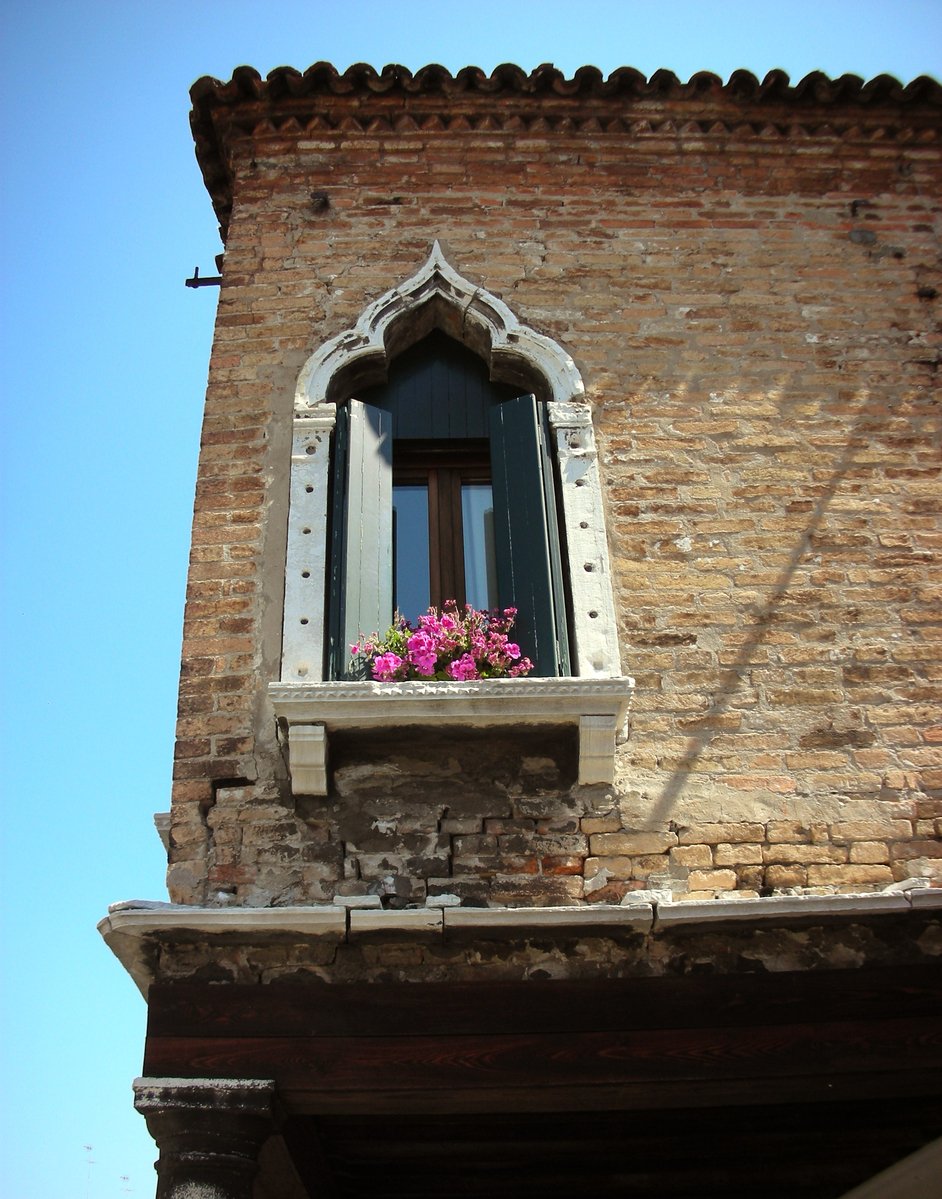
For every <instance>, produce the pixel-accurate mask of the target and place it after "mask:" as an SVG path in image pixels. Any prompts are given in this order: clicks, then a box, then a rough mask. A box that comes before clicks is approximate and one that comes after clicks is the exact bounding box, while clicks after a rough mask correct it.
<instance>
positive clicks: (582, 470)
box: [549, 404, 621, 678]
mask: <svg viewBox="0 0 942 1199" xmlns="http://www.w3.org/2000/svg"><path fill="white" fill-rule="evenodd" d="M549 419H550V426H551V428H552V430H553V434H554V436H555V439H556V447H555V448H556V459H557V462H558V463H559V477H560V493H561V494H560V499H561V506H562V518H563V525H564V528H565V533H566V551H567V567H568V575H569V589H570V595H571V597H572V616H573V620H572V625H573V627H572V636H573V642H574V644H573V646H572V659H573V665H574V667H575V670H576V673H577V674H578V675H579V676H580V677H581V678H605V677H616V676H618V675H620V674H621V658H620V654H619V648H618V623H617V621H616V619H615V601H614V598H613V595H612V578H611V568H610V566H609V560H608V538H607V537H606V535H605V513H604V511H603V508H602V484H601V479H600V476H599V464H598V451H597V450H596V447H595V433H594V431H593V429H592V412H591V410H590V408H589V406H588V405H587V404H550V405H549Z"/></svg>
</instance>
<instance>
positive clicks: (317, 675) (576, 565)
mask: <svg viewBox="0 0 942 1199" xmlns="http://www.w3.org/2000/svg"><path fill="white" fill-rule="evenodd" d="M434 327H441V328H443V329H444V331H445V332H446V333H448V334H449V335H451V336H456V335H457V337H458V339H459V340H461V341H463V342H465V343H466V344H468V345H469V346H471V348H472V349H475V350H476V351H477V352H479V353H481V354H482V356H483V357H485V359H486V360H487V361H488V365H489V369H490V373H491V377H492V378H494V379H496V380H501V381H505V382H512V383H519V384H520V386H521V389H522V390H530V389H531V388H532V383H531V381H532V379H533V377H534V375H537V376H539V377H540V378H541V379H542V380H543V383H544V391H543V397H544V399H545V403H546V405H547V409H548V414H549V421H550V427H551V429H552V431H553V435H554V440H555V452H556V458H557V463H558V469H559V478H560V495H559V500H560V515H561V520H562V523H563V526H564V532H565V546H566V549H565V562H564V563H563V566H564V569H565V571H566V574H567V578H568V585H569V594H570V598H571V602H572V625H571V629H570V638H571V645H570V651H571V662H572V666H573V669H574V670H575V672H576V674H575V676H573V677H572V678H568V679H520V680H504V679H496V680H487V681H484V682H479V683H476V684H474V696H475V699H474V701H473V702H469V701H471V690H470V689H469V686H468V684H464V683H436V684H431V683H407V684H399V685H398V686H397V687H396V688H392V687H391V686H390V685H388V684H375V683H369V682H366V683H338V682H334V681H328V680H324V679H323V670H324V629H325V625H326V613H325V595H326V581H327V572H328V569H329V559H330V546H329V545H328V542H327V536H326V530H327V512H328V500H329V489H330V443H331V432H332V430H333V427H334V422H335V419H336V407H335V404H334V400H335V399H336V398H341V399H342V398H344V397H345V395H346V394H349V393H350V390H351V387H353V386H355V385H356V384H357V383H372V382H376V381H378V380H380V379H381V378H382V377H383V375H384V373H385V366H386V363H387V361H388V360H389V358H390V357H392V356H394V354H395V352H397V351H398V350H399V349H402V348H405V345H407V344H411V342H413V341H415V340H418V338H419V337H421V336H424V335H425V333H426V332H428V331H430V330H431V329H432V328H434ZM401 332H404V333H405V334H406V336H407V337H408V338H409V340H408V341H407V342H406V343H405V344H400V345H398V346H397V335H399V334H400V333H401ZM400 340H401V338H400ZM369 631H370V630H364V632H369ZM508 683H512V684H513V685H512V686H509V687H508V686H507V684H508ZM632 687H633V681H632V680H631V679H629V678H625V677H623V676H622V674H621V663H620V659H619V648H618V636H617V626H616V620H615V605H614V600H613V595H612V584H611V570H610V566H609V557H608V543H607V539H606V535H605V522H604V513H603V506H602V491H601V481H600V476H599V469H598V454H597V451H596V446H595V436H594V432H593V428H592V414H591V409H590V408H589V405H588V404H587V403H585V387H584V385H583V382H582V378H581V376H580V374H579V371H578V370H577V369H576V365H575V363H574V362H573V360H572V358H571V357H570V356H569V355H568V354H567V353H566V352H565V351H564V350H563V349H562V348H561V347H560V346H559V345H558V344H557V343H556V342H555V341H553V340H552V339H551V338H548V337H545V336H543V335H542V334H540V333H537V332H535V331H534V330H532V329H529V328H528V327H527V326H525V325H523V324H521V323H520V321H518V319H517V318H516V316H515V315H514V313H513V312H512V311H511V310H510V308H508V306H507V305H506V304H505V303H504V302H503V301H502V300H500V299H499V298H498V297H497V296H494V295H492V294H490V293H489V292H487V291H485V290H484V289H482V288H480V287H477V286H475V285H474V284H473V283H471V282H470V281H469V280H467V279H465V278H463V276H461V275H460V274H459V273H458V272H457V271H456V270H455V269H454V268H453V267H452V266H451V265H450V264H449V263H448V262H447V260H446V259H445V256H444V253H443V251H442V248H441V246H440V244H439V243H438V242H437V241H436V242H435V243H434V245H433V247H432V251H431V253H430V254H429V257H428V259H427V260H426V262H425V263H424V264H423V266H422V267H421V268H420V269H419V270H418V271H416V273H415V274H414V275H412V276H411V278H409V279H407V280H406V281H405V282H404V283H402V284H400V285H399V286H398V287H395V288H393V289H392V290H390V291H388V292H386V293H385V294H384V295H382V296H380V297H379V298H378V299H377V300H375V301H373V303H371V304H370V305H368V306H367V307H366V308H365V309H364V311H363V313H362V314H361V316H360V318H359V320H358V321H357V323H356V325H355V327H354V328H353V329H349V330H347V331H345V332H343V333H341V334H340V335H339V336H337V337H334V338H332V339H331V340H330V341H328V342H326V343H325V344H324V345H323V346H321V347H320V349H318V350H317V351H316V352H315V353H314V354H312V355H311V357H310V358H309V359H308V360H307V362H306V363H305V365H304V367H303V369H302V370H301V373H300V375H299V378H298V384H297V389H296V393H295V406H294V435H293V443H292V455H291V484H290V498H289V516H288V539H287V555H286V572H285V603H284V623H283V634H282V660H281V680H280V682H278V683H272V684H271V685H270V687H269V695H270V699H271V701H272V704H273V707H274V710H275V715H276V717H277V718H278V720H279V722H280V723H281V726H282V728H283V729H284V730H285V731H287V734H288V744H289V766H290V770H291V776H292V786H293V790H294V791H295V793H296V794H326V788H327V776H326V762H327V741H328V734H329V732H330V731H331V729H336V728H364V729H365V728H369V727H376V726H377V725H379V726H382V727H386V728H389V727H398V726H402V725H412V726H414V725H420V724H423V723H436V724H444V723H447V722H448V720H449V719H452V720H454V721H455V722H457V723H470V724H477V725H487V724H513V723H515V722H516V723H521V724H530V725H532V724H545V725H559V724H570V723H575V724H576V725H577V726H578V727H579V730H580V764H579V781H580V782H583V783H590V782H610V781H611V779H612V777H613V766H614V749H615V743H616V739H621V738H622V737H623V736H624V735H625V728H626V722H627V712H628V702H629V699H630V695H631V690H632ZM538 696H539V697H541V698H538Z"/></svg>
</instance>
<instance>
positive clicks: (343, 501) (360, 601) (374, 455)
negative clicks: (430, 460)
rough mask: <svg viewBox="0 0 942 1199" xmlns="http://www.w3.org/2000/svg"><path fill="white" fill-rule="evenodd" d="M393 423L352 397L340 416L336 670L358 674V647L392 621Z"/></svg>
mask: <svg viewBox="0 0 942 1199" xmlns="http://www.w3.org/2000/svg"><path fill="white" fill-rule="evenodd" d="M392 588H393V581H392V418H391V416H390V414H389V413H388V412H383V411H382V410H381V409H379V408H373V407H371V406H370V405H368V404H361V403H360V401H359V400H349V401H348V402H347V404H345V405H344V406H343V407H341V408H339V409H338V411H337V426H336V429H335V431H334V463H333V500H332V505H331V563H330V604H329V608H330V617H329V628H328V658H329V673H330V676H331V677H332V678H344V677H345V676H348V675H349V673H350V646H351V644H352V643H353V642H355V641H356V640H357V639H358V638H359V636H360V635H361V634H369V633H374V632H376V633H384V632H385V631H386V629H387V628H388V627H389V624H390V622H391V621H392Z"/></svg>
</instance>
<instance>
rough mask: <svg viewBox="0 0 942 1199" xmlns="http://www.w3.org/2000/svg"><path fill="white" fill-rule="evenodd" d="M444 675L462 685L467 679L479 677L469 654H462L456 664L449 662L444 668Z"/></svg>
mask: <svg viewBox="0 0 942 1199" xmlns="http://www.w3.org/2000/svg"><path fill="white" fill-rule="evenodd" d="M445 673H446V674H447V675H448V676H449V678H452V679H456V680H457V681H458V682H462V683H464V682H467V681H468V679H476V678H478V677H479V676H478V668H477V666H476V665H475V662H474V659H473V658H472V657H471V655H470V654H462V655H461V657H460V658H459V659H458V660H457V662H449V663H448V665H447V667H446V668H445Z"/></svg>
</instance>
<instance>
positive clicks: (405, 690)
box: [268, 678, 634, 795]
mask: <svg viewBox="0 0 942 1199" xmlns="http://www.w3.org/2000/svg"><path fill="white" fill-rule="evenodd" d="M633 688H634V680H633V679H629V678H615V679H611V678H603V679H600V678H593V679H577V678H565V679H483V680H480V681H479V682H454V683H450V682H428V683H424V682H409V683H372V682H350V683H343V682H337V683H307V684H304V683H271V684H270V685H269V688H268V694H269V698H270V699H271V702H272V706H273V708H274V711H275V715H276V717H278V719H279V720H280V721H282V722H283V727H285V728H286V730H287V735H288V758H289V770H290V772H291V786H292V791H293V792H294V794H295V795H326V794H327V775H326V766H327V745H328V737H329V734H330V733H331V732H334V731H336V730H337V729H371V728H383V729H389V728H409V727H422V726H426V727H433V726H442V725H450V724H453V725H461V726H463V727H470V728H487V727H494V726H502V727H505V728H512V727H514V726H515V725H529V726H536V725H544V726H553V725H575V726H576V727H577V729H578V731H579V782H580V783H583V784H589V783H610V782H612V780H613V778H614V769H615V745H616V742H617V740H618V739H619V738H621V739H624V737H625V736H626V726H627V720H628V707H629V703H630V700H631V693H632V690H633ZM312 728H320V729H322V730H323V736H322V737H321V738H320V739H318V736H317V735H315V734H312V733H311V732H310V731H309V730H311V729H312ZM319 747H322V753H323V757H322V759H321V760H320V761H314V760H313V759H312V756H311V755H313V754H315V753H316V752H318V749H319ZM320 780H322V781H320ZM314 782H317V783H318V786H319V787H321V788H322V789H316V790H307V789H305V788H306V787H307V786H309V785H311V784H313V783H314Z"/></svg>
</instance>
